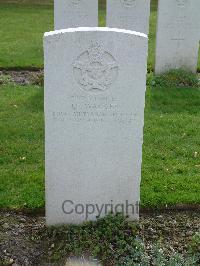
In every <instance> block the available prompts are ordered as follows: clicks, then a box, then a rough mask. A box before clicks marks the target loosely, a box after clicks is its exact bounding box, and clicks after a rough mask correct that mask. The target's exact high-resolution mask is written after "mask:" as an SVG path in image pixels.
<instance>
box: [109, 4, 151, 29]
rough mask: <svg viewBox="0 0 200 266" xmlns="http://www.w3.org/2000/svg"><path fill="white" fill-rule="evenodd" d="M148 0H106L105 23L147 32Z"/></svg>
mask: <svg viewBox="0 0 200 266" xmlns="http://www.w3.org/2000/svg"><path fill="white" fill-rule="evenodd" d="M149 16H150V0H108V1H107V16H106V25H107V27H111V28H120V29H127V30H134V31H138V32H143V33H145V34H148V32H149Z"/></svg>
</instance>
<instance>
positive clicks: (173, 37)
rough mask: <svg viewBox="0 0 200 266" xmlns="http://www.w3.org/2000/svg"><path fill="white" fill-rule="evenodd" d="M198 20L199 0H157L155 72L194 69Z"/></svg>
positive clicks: (195, 65) (196, 58)
mask: <svg viewBox="0 0 200 266" xmlns="http://www.w3.org/2000/svg"><path fill="white" fill-rule="evenodd" d="M199 21H200V1H199V0H167V1H166V0H159V5H158V22H157V40H156V65H155V72H156V74H160V73H163V72H166V71H169V70H170V69H179V68H182V69H186V70H189V71H192V72H196V69H197V61H198V50H199V34H198V32H199Z"/></svg>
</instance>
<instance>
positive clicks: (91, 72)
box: [73, 42, 119, 92]
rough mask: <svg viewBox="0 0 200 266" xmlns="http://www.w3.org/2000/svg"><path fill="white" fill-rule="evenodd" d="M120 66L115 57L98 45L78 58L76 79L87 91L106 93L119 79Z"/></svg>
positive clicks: (96, 43) (93, 45)
mask: <svg viewBox="0 0 200 266" xmlns="http://www.w3.org/2000/svg"><path fill="white" fill-rule="evenodd" d="M118 69H119V66H118V64H117V62H116V61H115V59H114V57H113V56H112V55H111V54H110V53H108V52H106V51H105V50H104V49H103V46H102V45H101V44H100V43H98V42H95V43H92V44H91V46H90V47H89V48H88V49H87V50H86V51H85V52H83V53H82V54H81V55H79V56H78V58H77V59H76V61H75V62H74V64H73V72H74V77H75V79H76V81H77V82H78V84H79V85H80V87H81V88H82V89H83V90H85V91H88V92H89V91H90V92H98V91H99V92H100V91H105V90H107V89H108V88H109V86H111V85H112V83H113V82H114V81H115V80H116V79H117V76H118Z"/></svg>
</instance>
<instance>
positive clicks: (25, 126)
mask: <svg viewBox="0 0 200 266" xmlns="http://www.w3.org/2000/svg"><path fill="white" fill-rule="evenodd" d="M0 98H1V106H0V153H1V155H0V184H1V186H0V207H12V208H15V207H21V208H23V207H26V206H27V207H29V208H38V207H41V206H43V205H44V141H43V139H44V130H43V92H42V89H41V88H38V87H19V86H14V85H7V86H0Z"/></svg>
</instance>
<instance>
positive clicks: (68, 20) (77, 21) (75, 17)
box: [54, 0, 98, 30]
mask: <svg viewBox="0 0 200 266" xmlns="http://www.w3.org/2000/svg"><path fill="white" fill-rule="evenodd" d="M97 26H98V0H54V28H55V30H60V29H67V28H76V27H97Z"/></svg>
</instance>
